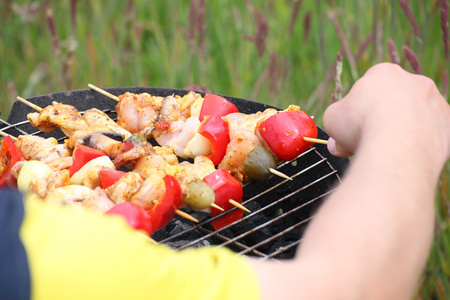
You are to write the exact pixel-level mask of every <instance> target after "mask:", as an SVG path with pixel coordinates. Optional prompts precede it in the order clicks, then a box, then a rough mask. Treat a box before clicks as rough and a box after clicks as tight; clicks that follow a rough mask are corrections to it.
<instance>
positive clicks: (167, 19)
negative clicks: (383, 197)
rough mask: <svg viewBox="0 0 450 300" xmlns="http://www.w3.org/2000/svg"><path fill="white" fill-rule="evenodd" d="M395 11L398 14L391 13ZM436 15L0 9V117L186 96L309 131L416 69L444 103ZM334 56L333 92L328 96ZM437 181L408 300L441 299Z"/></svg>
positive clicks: (295, 5) (197, 3)
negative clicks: (59, 101) (294, 108)
mask: <svg viewBox="0 0 450 300" xmlns="http://www.w3.org/2000/svg"><path fill="white" fill-rule="evenodd" d="M405 2H406V3H410V6H409V8H410V9H411V12H410V13H405V10H404V9H405V7H402V5H401V4H403V3H405ZM447 3H448V1H444V0H430V1H419V0H417V1H396V0H380V1H363V0H354V1H344V0H328V1H300V0H280V1H274V0H269V1H263V0H246V1H237V0H233V1H231V0H227V1H225V0H216V1H204V0H191V1H169V0H168V1H144V0H134V1H133V0H128V1H118V0H110V1H98V0H92V1H86V0H85V1H76V0H70V1H55V0H53V1H26V0H22V1H12V0H1V1H0V16H1V18H2V19H1V26H0V40H1V44H0V63H1V68H0V111H1V113H2V115H1V117H2V118H3V119H6V118H7V115H8V113H9V111H10V109H11V105H12V103H13V99H15V98H16V96H17V95H19V96H22V97H25V98H26V97H30V96H35V95H40V94H47V93H52V92H60V91H64V90H70V89H85V88H87V84H88V83H93V84H95V85H97V86H100V87H102V86H108V87H109V86H154V87H171V88H185V87H188V86H190V87H192V86H196V87H197V88H202V89H208V90H210V91H212V92H214V93H218V94H224V95H229V96H234V97H239V98H245V99H250V100H255V101H259V102H264V103H269V104H272V105H276V106H279V107H283V108H284V107H287V105H289V104H292V103H294V104H297V105H301V106H302V108H303V109H304V110H305V111H307V112H308V113H310V114H311V115H315V116H316V122H317V123H318V124H319V125H321V116H322V113H323V111H324V109H325V108H326V107H327V106H328V105H329V104H330V103H331V102H332V101H333V99H334V100H336V99H338V98H339V96H340V95H341V94H344V95H345V93H346V92H347V91H348V89H349V88H350V87H351V85H352V84H353V83H354V82H355V80H357V79H358V77H359V76H361V75H362V74H363V73H364V72H365V71H366V70H367V69H368V68H369V67H370V66H372V65H373V64H375V63H378V62H383V61H393V62H395V61H397V60H398V63H399V64H400V65H402V66H403V67H404V68H406V69H407V70H409V71H411V72H417V71H418V66H419V67H420V70H421V72H422V73H423V74H424V75H426V76H428V77H431V78H432V79H433V80H435V82H436V84H437V86H438V87H439V88H440V90H441V91H442V93H443V94H444V96H445V97H446V98H447V99H448V86H449V79H448V73H447V72H448V70H449V69H450V68H449V62H448V59H446V56H445V51H446V50H445V47H444V45H445V44H444V42H443V40H444V39H443V37H442V31H441V22H442V20H441V17H440V10H444V11H445V6H443V5H445V4H447ZM443 7H444V9H443ZM446 11H447V15H448V7H447V8H446ZM441 15H442V14H441ZM415 24H417V25H415ZM446 26H447V28H448V20H447V25H446ZM389 40H391V48H389V47H388V44H389ZM446 41H447V45H448V36H447V37H446ZM404 49H406V50H404ZM405 51H406V52H405ZM408 51H409V53H410V54H412V55H413V56H412V58H411V56H410V57H408V56H406V55H405V53H408ZM338 53H340V54H341V55H342V74H341V76H338V77H339V79H340V83H341V84H342V87H339V86H338V85H336V82H339V81H337V80H336V63H337V65H338V66H339V65H340V63H339V61H340V60H339V59H337V57H339V55H338ZM414 57H415V58H416V61H414ZM411 62H413V63H412V64H411ZM414 65H415V66H414ZM448 177H449V167H448V166H447V168H446V170H445V172H444V173H443V175H442V180H441V185H440V188H439V190H438V199H437V204H438V205H437V207H438V217H439V221H438V224H437V226H436V227H437V229H436V230H437V235H436V242H435V244H434V245H433V249H432V252H431V255H430V263H429V264H428V265H427V268H426V271H425V272H424V277H423V280H422V281H421V282H420V284H419V286H418V294H417V298H419V299H431V298H439V299H446V298H449V295H450V285H449V282H450V270H449V269H450V267H449V266H450V261H449V259H450V240H449V236H450V232H449V231H450V229H449V227H448V224H449V212H448V207H449V201H448V195H449V187H448V180H449V179H448Z"/></svg>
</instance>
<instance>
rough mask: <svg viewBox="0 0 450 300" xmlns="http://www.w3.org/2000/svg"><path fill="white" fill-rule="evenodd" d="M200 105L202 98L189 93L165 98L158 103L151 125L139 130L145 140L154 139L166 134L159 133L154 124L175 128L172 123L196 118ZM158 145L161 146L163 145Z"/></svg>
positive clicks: (159, 129) (159, 130)
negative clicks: (158, 123)
mask: <svg viewBox="0 0 450 300" xmlns="http://www.w3.org/2000/svg"><path fill="white" fill-rule="evenodd" d="M202 103H203V98H202V96H201V95H200V94H197V93H194V92H189V93H188V94H186V95H184V96H183V97H181V98H180V97H179V96H168V97H165V98H163V100H162V101H161V103H160V106H159V109H158V110H157V114H156V118H155V119H154V120H153V121H152V124H148V125H149V126H146V127H145V129H143V130H141V133H142V134H143V135H145V136H146V137H147V138H151V137H155V138H156V137H159V136H161V135H163V134H166V133H168V132H166V131H164V130H162V131H161V128H158V127H156V126H155V124H156V123H155V122H162V124H167V125H169V124H170V125H171V127H173V128H175V127H176V126H175V125H174V123H175V122H177V121H182V122H185V121H186V120H187V119H188V118H189V117H190V116H191V115H193V116H196V117H197V118H198V116H199V115H200V109H201V104H202ZM180 124H183V123H180ZM150 125H151V126H150ZM181 126H183V125H181ZM172 132H173V130H171V131H170V133H172ZM160 145H161V146H163V145H164V144H160Z"/></svg>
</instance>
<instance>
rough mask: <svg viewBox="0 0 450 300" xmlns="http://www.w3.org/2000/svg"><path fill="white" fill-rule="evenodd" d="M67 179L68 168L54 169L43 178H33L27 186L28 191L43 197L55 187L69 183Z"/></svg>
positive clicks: (68, 177) (68, 176) (68, 178)
mask: <svg viewBox="0 0 450 300" xmlns="http://www.w3.org/2000/svg"><path fill="white" fill-rule="evenodd" d="M16 172H17V171H16ZM69 180H70V175H69V171H68V170H62V171H55V172H53V173H50V174H49V176H48V177H45V178H43V177H38V178H33V179H32V180H31V183H30V186H29V191H30V192H32V193H34V194H37V195H38V196H39V197H41V198H43V199H44V198H45V197H46V196H47V195H48V194H49V193H51V192H53V191H54V190H55V189H57V188H60V187H63V186H66V185H69V184H70V181H69Z"/></svg>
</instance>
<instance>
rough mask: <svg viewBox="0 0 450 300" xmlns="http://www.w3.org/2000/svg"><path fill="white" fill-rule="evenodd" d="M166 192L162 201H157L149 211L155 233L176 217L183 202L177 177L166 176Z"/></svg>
mask: <svg viewBox="0 0 450 300" xmlns="http://www.w3.org/2000/svg"><path fill="white" fill-rule="evenodd" d="M163 180H164V183H165V185H166V191H165V193H164V196H163V198H162V199H161V200H158V201H156V203H154V205H153V206H152V208H150V209H149V210H147V211H148V213H149V215H150V220H151V222H152V227H153V230H154V231H158V230H160V229H161V228H163V227H164V226H166V225H167V223H169V221H170V220H172V218H173V217H174V216H175V211H176V210H177V209H178V208H179V207H180V205H181V201H182V200H183V194H182V192H181V187H180V183H179V182H178V180H176V179H175V177H173V176H171V175H166V176H164V178H163Z"/></svg>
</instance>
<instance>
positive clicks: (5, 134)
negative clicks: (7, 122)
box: [0, 130, 17, 141]
mask: <svg viewBox="0 0 450 300" xmlns="http://www.w3.org/2000/svg"><path fill="white" fill-rule="evenodd" d="M0 135H2V136H5V137H6V136H9V137H11V138H12V139H13V141H15V140H17V138H16V137H15V136H12V135H10V134H7V133H6V132H3V131H1V130H0Z"/></svg>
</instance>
